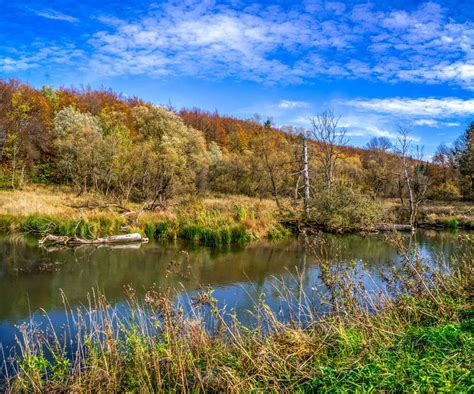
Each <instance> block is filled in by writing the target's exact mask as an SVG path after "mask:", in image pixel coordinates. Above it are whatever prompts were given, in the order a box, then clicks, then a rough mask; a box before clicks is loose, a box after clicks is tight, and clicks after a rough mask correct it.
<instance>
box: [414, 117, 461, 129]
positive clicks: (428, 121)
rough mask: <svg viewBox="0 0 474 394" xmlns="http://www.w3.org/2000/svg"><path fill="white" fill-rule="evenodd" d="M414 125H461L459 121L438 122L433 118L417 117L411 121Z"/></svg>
mask: <svg viewBox="0 0 474 394" xmlns="http://www.w3.org/2000/svg"><path fill="white" fill-rule="evenodd" d="M413 124H414V125H415V126H428V127H458V126H461V123H459V122H440V121H439V120H435V119H417V120H415V121H413Z"/></svg>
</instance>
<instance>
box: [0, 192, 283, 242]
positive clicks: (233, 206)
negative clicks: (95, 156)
mask: <svg viewBox="0 0 474 394" xmlns="http://www.w3.org/2000/svg"><path fill="white" fill-rule="evenodd" d="M144 208H145V206H144V205H141V204H136V203H131V202H127V203H124V204H122V203H120V204H117V202H116V201H114V200H111V199H107V198H106V197H104V196H103V195H100V194H91V193H90V194H87V195H84V196H77V194H75V193H74V192H73V191H72V190H71V189H70V188H67V187H64V186H63V187H60V186H51V187H44V186H43V187H42V186H30V187H27V188H24V189H22V190H7V191H0V216H2V215H3V216H4V217H8V220H12V221H13V225H11V226H5V227H8V228H10V229H15V230H17V229H18V228H21V227H22V226H21V222H22V221H23V220H24V219H25V218H27V217H40V218H46V219H47V220H51V221H53V222H55V223H57V224H58V225H61V224H64V223H67V222H71V221H79V220H82V221H86V222H90V221H96V222H101V221H102V222H103V221H104V220H105V221H107V222H114V223H120V225H119V226H114V227H111V228H110V229H109V230H112V229H113V230H114V231H116V230H117V229H119V230H120V231H121V232H127V231H139V232H142V233H144V232H145V230H146V228H147V227H148V228H152V227H153V226H156V225H157V224H159V223H162V222H167V223H168V222H169V223H173V226H174V227H176V228H177V227H179V226H182V225H185V224H186V225H191V224H192V225H193V226H198V227H204V228H213V229H219V228H224V227H225V228H231V227H236V226H240V227H241V228H243V229H245V231H246V232H247V233H248V234H249V237H248V238H253V239H258V238H263V237H266V236H270V235H271V234H272V233H275V231H274V230H275V229H278V227H277V225H278V211H277V207H276V204H275V203H274V202H273V201H272V200H268V199H255V198H250V197H246V196H229V195H226V196H222V197H220V196H212V195H208V196H184V197H176V198H174V199H173V200H170V201H169V202H168V204H167V206H166V208H163V209H160V210H156V211H148V210H146V209H144ZM23 227H24V226H23ZM30 227H31V226H30ZM153 228H154V227H153ZM38 232H42V231H41V230H40V231H38ZM167 236H168V237H170V236H171V237H176V236H178V237H179V231H176V232H175V233H172V234H171V235H170V234H168V235H167Z"/></svg>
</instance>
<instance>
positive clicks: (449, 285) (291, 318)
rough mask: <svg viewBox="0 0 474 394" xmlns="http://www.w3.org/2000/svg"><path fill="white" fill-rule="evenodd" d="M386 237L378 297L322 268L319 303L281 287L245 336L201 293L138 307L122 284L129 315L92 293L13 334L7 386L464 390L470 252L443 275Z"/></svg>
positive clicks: (149, 299)
mask: <svg viewBox="0 0 474 394" xmlns="http://www.w3.org/2000/svg"><path fill="white" fill-rule="evenodd" d="M320 242H322V241H321V240H316V241H314V245H312V247H314V248H321V247H324V245H322V246H321V245H320ZM392 242H394V244H396V245H397V246H398V247H399V250H400V259H401V265H400V267H399V268H397V269H394V270H393V271H392V272H389V273H385V274H384V278H385V280H386V286H387V287H386V290H385V291H380V292H375V293H374V292H370V291H368V289H366V288H365V287H364V285H363V282H362V281H360V280H359V279H360V278H358V276H357V271H356V268H355V267H353V266H340V265H329V264H328V262H326V261H320V264H321V267H322V269H321V277H320V281H321V286H322V287H321V289H324V291H323V292H322V293H321V294H322V300H323V305H324V308H323V309H319V308H318V307H317V306H316V305H315V303H314V302H313V301H314V300H313V299H312V298H311V295H309V294H305V293H302V292H301V291H300V290H298V289H297V288H298V286H296V288H290V287H285V286H284V284H283V283H282V285H281V286H277V288H275V291H277V292H278V294H280V295H281V297H282V300H285V301H284V305H286V307H287V308H288V316H287V317H286V318H285V317H282V315H280V314H275V313H273V312H272V311H271V310H270V308H269V307H268V306H267V305H266V304H265V301H264V297H262V298H261V300H260V301H258V302H257V303H256V305H255V307H254V310H253V311H252V313H253V316H254V318H255V325H254V327H253V329H249V328H248V327H245V326H242V325H241V324H240V322H239V321H238V320H237V318H236V317H235V316H233V315H228V314H226V313H225V312H224V311H221V310H218V309H217V308H216V300H215V299H214V297H213V295H212V291H211V290H209V289H207V290H203V291H201V292H200V293H199V295H198V296H196V297H195V298H194V299H193V300H192V305H193V306H192V309H191V311H190V312H189V313H184V312H183V309H181V307H180V305H176V304H175V302H174V301H173V299H174V296H173V294H170V293H169V292H167V291H162V292H160V291H158V290H157V289H150V291H149V292H148V293H147V294H146V295H145V298H144V300H139V299H138V298H137V297H136V296H135V294H134V292H133V290H132V289H129V290H128V296H129V307H130V316H128V315H127V316H123V315H120V314H119V313H118V312H117V310H116V309H114V308H113V307H111V306H110V305H109V304H108V303H107V301H106V299H105V298H104V297H103V296H101V295H98V294H93V295H92V296H91V298H90V307H89V308H80V309H79V311H78V312H77V313H74V314H72V313H71V314H70V324H71V325H73V327H72V328H71V327H66V328H65V329H64V332H62V331H61V332H56V331H55V330H54V329H53V328H52V327H49V328H46V329H42V330H39V329H38V328H37V327H34V326H26V325H24V326H22V327H20V336H19V344H20V354H18V356H17V357H16V358H15V359H14V360H13V361H12V363H13V364H12V365H11V367H12V372H11V373H10V374H9V375H8V379H7V381H6V382H5V387H4V390H5V391H8V392H18V391H21V392H23V391H24V392H30V391H36V392H45V391H61V392H63V391H76V392H77V391H80V392H82V391H85V392H88V391H103V392H110V391H112V392H115V391H141V392H164V391H166V392H168V391H186V392H187V391H202V392H207V391H211V392H222V391H233V392H256V391H278V392H281V391H283V392H292V391H298V392H302V391H327V392H353V391H379V392H380V391H382V392H405V391H408V392H435V391H453V392H472V390H473V388H474V386H473V372H472V371H473V366H474V365H473V358H472V355H473V354H474V336H473V334H474V332H473V327H474V311H473V309H472V283H473V273H474V272H473V267H472V258H473V255H472V253H473V252H472V251H473V248H471V249H467V252H466V254H465V255H462V256H459V257H458V260H457V261H456V262H454V265H453V266H452V268H451V269H450V270H445V269H436V268H434V267H435V265H434V264H433V262H431V261H430V262H427V261H424V260H423V259H422V258H421V257H420V256H419V254H418V253H417V252H416V251H414V250H408V249H405V248H404V247H403V245H402V244H401V242H400V241H399V240H398V239H393V240H392ZM463 242H468V243H470V245H472V244H473V239H472V237H471V238H465V239H464V240H463ZM340 267H342V269H341V268H340ZM304 274H305V273H304V272H301V273H299V274H297V276H296V277H295V279H296V280H303V278H304ZM294 300H299V301H298V302H296V303H294V302H293V301H294ZM204 316H208V317H209V316H210V318H211V320H212V321H211V324H208V325H206V324H204ZM70 340H72V341H73V342H74V343H75V344H76V347H75V351H73V352H72V354H69V353H68V352H67V344H68V343H69V342H68V341H70Z"/></svg>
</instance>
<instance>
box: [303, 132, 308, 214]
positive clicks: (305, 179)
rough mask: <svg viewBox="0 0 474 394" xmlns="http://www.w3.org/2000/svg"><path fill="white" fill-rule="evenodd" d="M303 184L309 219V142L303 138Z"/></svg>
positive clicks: (305, 211)
mask: <svg viewBox="0 0 474 394" xmlns="http://www.w3.org/2000/svg"><path fill="white" fill-rule="evenodd" d="M303 182H304V185H303V187H304V200H303V201H304V214H305V216H306V217H309V169H308V140H307V138H306V137H305V136H303Z"/></svg>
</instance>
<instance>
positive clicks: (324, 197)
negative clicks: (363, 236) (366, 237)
mask: <svg viewBox="0 0 474 394" xmlns="http://www.w3.org/2000/svg"><path fill="white" fill-rule="evenodd" d="M311 211H312V213H311V218H312V219H313V220H315V221H316V222H317V223H318V224H319V225H321V226H323V227H325V228H326V229H328V230H331V231H337V232H343V231H355V230H360V229H362V228H364V227H367V226H369V225H371V224H373V223H375V222H377V221H379V220H380V219H381V217H382V208H381V206H380V204H378V203H377V202H375V201H373V200H372V199H371V198H369V197H367V196H365V195H363V194H362V193H360V192H359V191H357V190H354V189H353V188H350V187H346V186H344V185H335V186H334V187H333V188H332V189H331V190H330V191H323V192H321V193H319V194H318V195H316V196H315V197H314V198H313V199H312V201H311Z"/></svg>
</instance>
